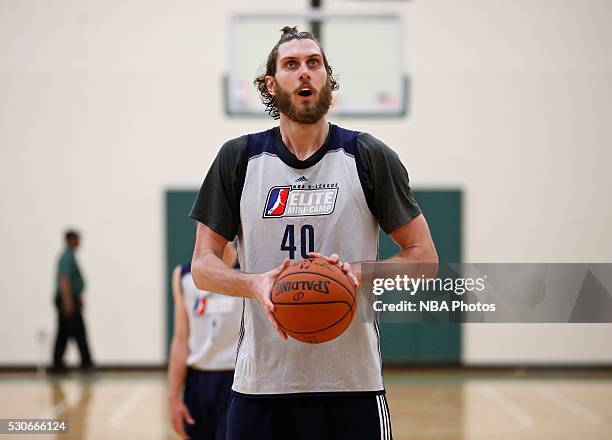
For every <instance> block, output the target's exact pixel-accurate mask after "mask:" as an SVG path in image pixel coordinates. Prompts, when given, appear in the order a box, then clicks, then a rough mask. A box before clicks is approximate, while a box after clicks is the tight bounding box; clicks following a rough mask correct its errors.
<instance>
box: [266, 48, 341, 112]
mask: <svg viewBox="0 0 612 440" xmlns="http://www.w3.org/2000/svg"><path fill="white" fill-rule="evenodd" d="M266 85H267V86H268V91H269V92H270V93H271V94H272V96H274V99H275V100H276V105H277V107H278V110H279V111H280V112H281V113H282V114H284V115H285V116H287V117H288V118H289V119H291V120H293V121H295V122H298V123H300V124H314V123H316V122H318V121H319V120H320V119H321V118H322V117H323V116H325V114H326V113H327V111H328V110H329V106H330V105H331V101H332V95H331V84H330V83H329V81H328V76H327V70H326V69H325V64H324V63H323V56H322V55H321V49H319V46H318V45H317V44H316V43H315V42H314V41H312V40H308V39H303V40H291V41H288V42H287V43H283V44H281V45H280V46H279V48H278V58H277V60H276V74H275V75H274V77H272V76H268V77H266Z"/></svg>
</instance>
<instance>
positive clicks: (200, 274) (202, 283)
mask: <svg viewBox="0 0 612 440" xmlns="http://www.w3.org/2000/svg"><path fill="white" fill-rule="evenodd" d="M191 277H192V278H193V282H194V283H195V285H196V287H197V288H198V289H200V290H209V286H208V281H207V280H208V279H210V278H209V277H208V276H207V273H206V258H205V257H204V256H201V257H194V258H193V260H192V261H191Z"/></svg>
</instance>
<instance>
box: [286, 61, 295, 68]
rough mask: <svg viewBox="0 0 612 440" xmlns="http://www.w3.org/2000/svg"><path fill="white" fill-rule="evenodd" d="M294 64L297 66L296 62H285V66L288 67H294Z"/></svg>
mask: <svg viewBox="0 0 612 440" xmlns="http://www.w3.org/2000/svg"><path fill="white" fill-rule="evenodd" d="M295 66H297V63H296V62H295V61H288V62H287V67H289V68H290V69H292V68H294V67H295Z"/></svg>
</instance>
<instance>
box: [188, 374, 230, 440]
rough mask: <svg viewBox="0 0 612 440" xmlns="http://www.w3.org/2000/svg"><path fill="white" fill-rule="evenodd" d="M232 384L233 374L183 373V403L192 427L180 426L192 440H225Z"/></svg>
mask: <svg viewBox="0 0 612 440" xmlns="http://www.w3.org/2000/svg"><path fill="white" fill-rule="evenodd" d="M233 381H234V372H233V371H200V370H195V369H193V368H189V369H188V370H187V377H186V378H185V393H184V395H183V400H184V402H185V405H186V406H187V408H188V409H189V412H190V413H191V417H193V420H195V424H193V425H190V424H188V423H185V424H184V426H185V432H186V433H187V435H189V437H190V438H191V439H192V440H225V431H226V427H227V425H226V424H227V407H228V404H229V398H230V393H231V389H232V382H233Z"/></svg>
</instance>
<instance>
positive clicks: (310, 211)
mask: <svg viewBox="0 0 612 440" xmlns="http://www.w3.org/2000/svg"><path fill="white" fill-rule="evenodd" d="M321 186H328V185H321ZM330 186H331V185H330ZM337 198H338V187H337V186H335V187H334V188H325V187H316V186H315V187H314V188H308V189H293V188H291V186H274V187H272V188H270V191H268V197H267V199H266V204H265V206H264V212H263V216H262V217H263V218H280V217H307V216H313V215H329V214H331V213H332V212H334V208H335V207H336V199H337Z"/></svg>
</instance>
